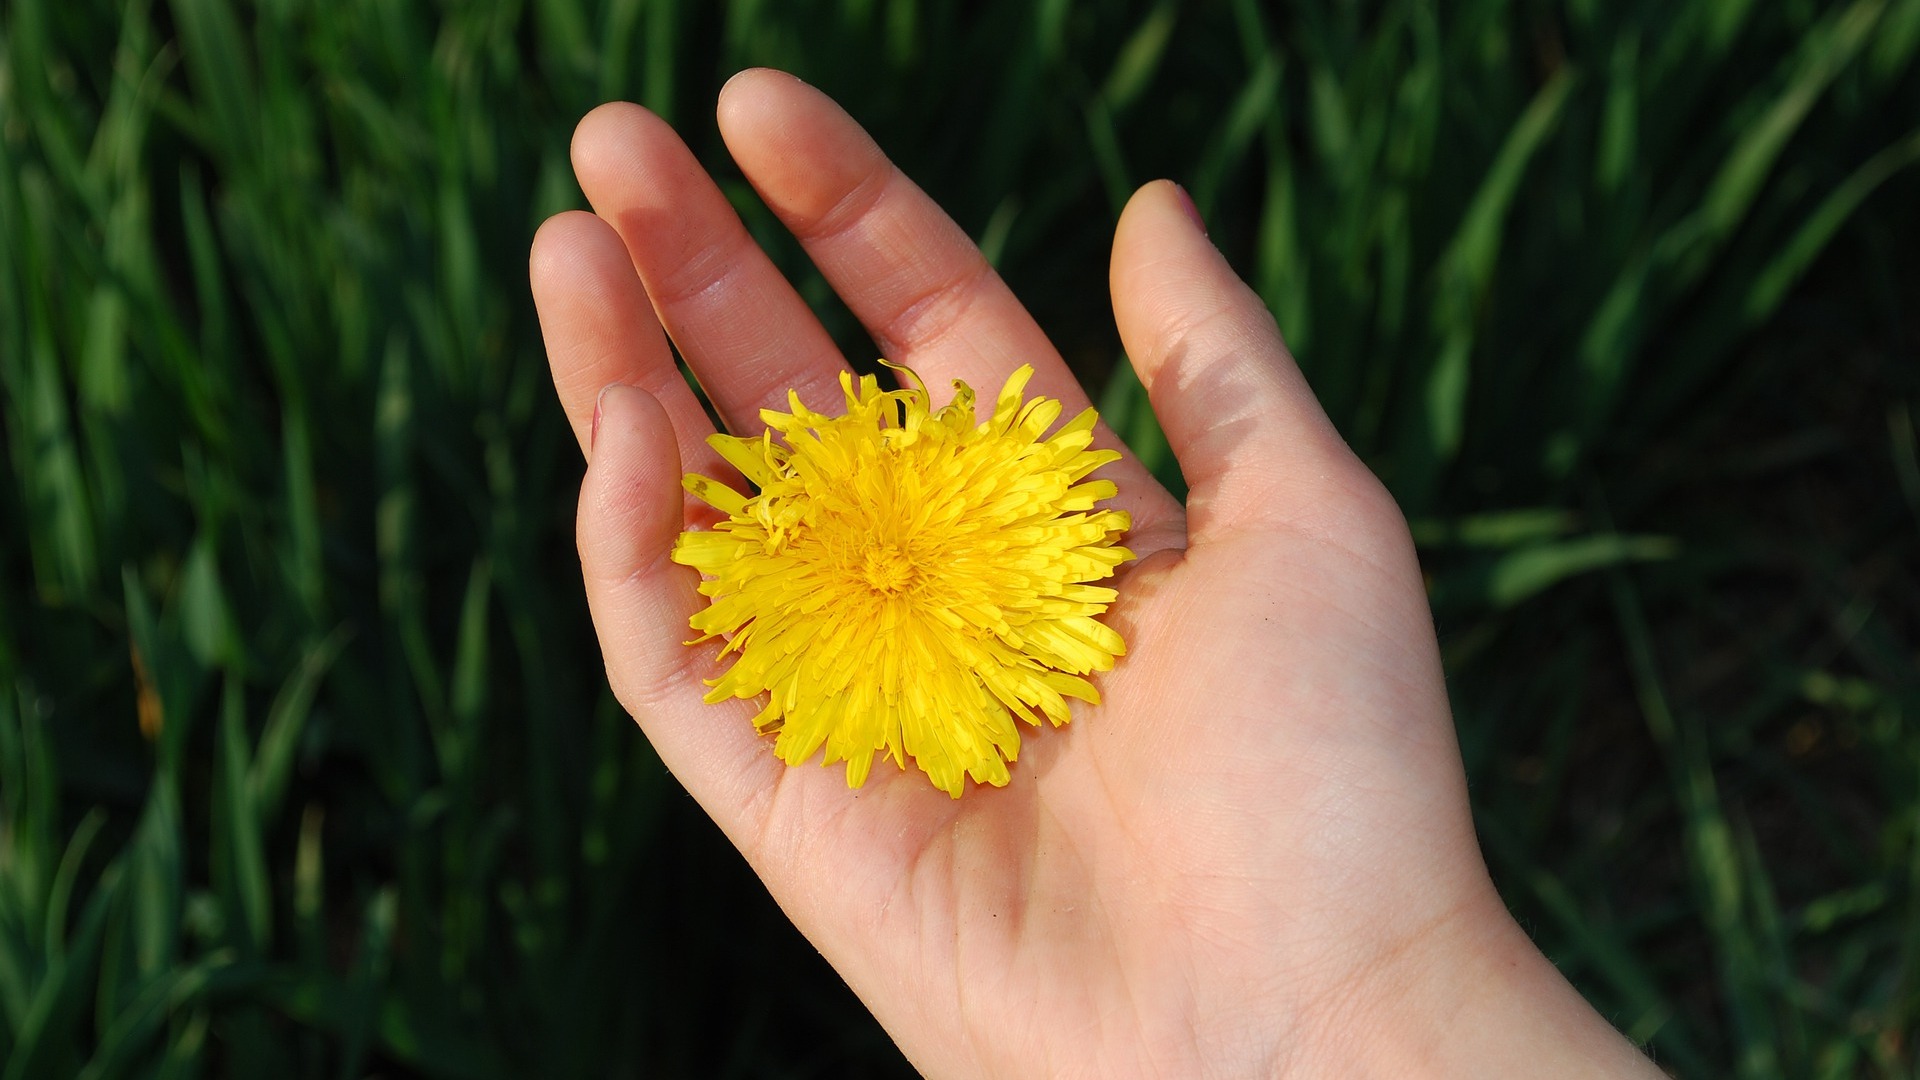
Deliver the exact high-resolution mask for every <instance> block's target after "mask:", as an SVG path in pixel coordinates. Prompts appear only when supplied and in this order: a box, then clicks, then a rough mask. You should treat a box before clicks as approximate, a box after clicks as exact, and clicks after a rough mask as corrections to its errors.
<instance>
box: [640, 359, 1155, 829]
mask: <svg viewBox="0 0 1920 1080" xmlns="http://www.w3.org/2000/svg"><path fill="white" fill-rule="evenodd" d="M909 374H911V373H909ZM1032 375H1033V369H1032V368H1030V367H1023V368H1021V369H1020V370H1019V371H1016V372H1014V374H1013V376H1012V377H1011V378H1009V379H1008V380H1007V383H1006V386H1005V387H1003V388H1002V389H1001V391H1000V397H999V400H998V401H997V402H996V403H995V405H994V410H993V416H992V417H991V418H989V419H987V420H986V421H984V422H981V423H976V422H975V418H974V408H973V401H974V395H973V391H972V390H971V389H970V388H968V386H967V385H966V384H965V383H963V382H958V381H956V382H955V383H954V389H955V391H956V393H955V396H954V399H953V403H952V404H950V405H948V406H946V407H945V408H943V409H940V410H938V411H935V410H932V409H931V408H930V405H929V401H928V395H927V392H926V390H925V389H924V387H918V388H915V389H908V390H888V391H883V390H881V389H880V386H879V381H878V380H877V379H875V378H874V377H872V376H866V377H864V378H862V379H860V380H859V382H858V383H857V384H856V383H855V382H854V380H853V377H852V376H851V375H844V374H843V375H842V376H841V378H840V386H841V390H842V391H843V392H844V393H845V394H846V406H847V407H846V414H845V415H843V416H826V415H823V414H821V413H816V412H813V411H812V410H810V409H808V408H807V407H806V406H804V405H802V404H801V403H800V399H799V396H798V395H796V394H792V393H789V394H788V395H787V400H788V403H789V408H790V409H791V410H792V411H791V412H784V413H783V412H777V411H775V410H772V409H767V410H763V411H762V412H761V414H760V416H761V419H762V420H764V421H765V422H766V424H767V427H768V428H769V429H770V430H768V431H767V432H766V433H764V434H763V435H761V436H760V437H759V438H752V439H745V438H736V437H734V436H730V435H715V436H713V437H712V438H711V439H710V440H709V441H710V442H711V443H712V445H713V446H714V448H715V449H717V450H719V451H720V454H721V456H723V457H725V458H726V459H727V460H728V461H729V462H731V463H732V464H733V465H734V466H735V467H736V468H738V469H739V470H740V472H741V474H742V475H744V476H745V477H746V478H747V479H748V480H750V481H752V482H753V484H754V485H755V486H757V487H758V488H759V492H758V494H755V495H751V496H749V495H742V494H740V493H739V492H737V491H734V490H733V489H732V488H730V487H727V486H726V485H725V484H722V483H719V482H717V481H714V480H711V479H709V478H707V477H704V476H697V475H692V474H689V475H688V476H687V477H686V478H685V484H686V488H687V490H688V491H689V492H692V493H693V494H694V495H695V496H697V497H698V498H700V499H701V500H703V501H704V502H706V503H707V504H709V505H711V506H713V507H714V508H715V509H717V510H719V511H721V512H722V513H724V514H726V515H727V516H726V518H725V520H723V521H721V522H719V523H718V524H717V525H715V526H714V527H713V528H712V529H711V530H708V531H702V532H686V533H682V534H681V535H680V538H679V540H678V541H677V542H676V543H675V544H674V548H673V559H674V561H675V562H679V563H684V564H686V565H688V566H691V567H694V568H695V569H697V570H699V571H700V572H701V574H702V575H704V578H705V580H703V581H702V582H701V585H700V591H701V592H702V593H704V594H706V596H707V597H708V598H709V601H710V602H709V604H708V606H707V607H706V608H704V609H702V610H701V611H700V612H699V613H697V614H695V615H694V616H693V619H692V625H693V629H695V630H697V631H699V632H700V633H701V634H702V635H703V636H702V637H700V638H699V639H697V641H696V642H695V643H697V642H698V641H708V640H712V639H714V638H723V639H725V641H726V646H725V647H724V648H723V649H722V650H721V654H722V655H723V656H725V655H729V654H731V655H732V656H733V657H734V659H733V663H732V666H730V667H728V668H727V669H726V671H725V672H723V673H722V674H721V675H720V677H719V678H716V679H710V680H708V681H707V685H708V686H710V687H712V688H713V689H712V690H711V691H710V692H709V693H708V694H707V698H706V699H707V701H709V702H718V701H724V700H726V699H727V698H756V697H759V696H760V695H763V694H764V695H766V698H765V702H766V703H765V707H764V708H762V709H761V710H760V714H759V716H757V717H755V718H754V723H755V725H756V726H757V727H758V728H759V729H760V730H761V731H763V732H778V733H779V735H778V738H777V739H776V741H775V742H774V753H775V754H776V755H777V756H778V757H779V758H780V760H782V761H784V762H786V763H787V764H789V765H798V764H800V763H801V762H803V761H806V760H808V759H810V758H811V757H813V755H814V753H815V752H816V751H818V750H820V749H821V747H823V746H824V747H825V748H826V756H825V763H826V764H829V765H831V764H833V763H834V762H836V761H845V762H846V763H847V784H848V786H850V787H859V786H860V785H861V784H863V783H865V782H866V779H867V773H868V770H869V769H871V768H872V765H873V756H874V754H876V753H881V752H884V753H885V754H886V756H887V757H889V758H891V759H893V761H894V762H895V763H896V764H898V765H899V766H900V767H901V768H905V767H906V762H907V759H908V758H911V759H913V761H914V763H915V764H917V765H918V766H919V767H920V769H921V770H922V771H924V772H925V773H926V774H927V776H928V778H929V779H931V780H932V781H933V784H934V786H935V787H938V788H940V789H941V790H943V791H945V792H947V793H948V794H950V795H952V796H953V797H954V798H959V797H960V792H961V788H962V786H963V784H964V780H963V779H962V777H963V775H964V776H971V777H973V779H974V780H975V782H977V783H983V784H993V785H995V786H1001V785H1004V784H1006V782H1007V779H1008V775H1009V774H1008V772H1007V763H1008V762H1010V761H1012V760H1014V758H1015V757H1017V756H1018V755H1019V752H1020V735H1019V732H1018V730H1017V729H1016V728H1015V726H1014V723H1013V719H1014V717H1019V718H1020V719H1021V720H1024V721H1026V722H1027V723H1029V724H1032V725H1035V726H1038V725H1039V723H1040V717H1041V716H1045V717H1046V718H1047V719H1048V720H1050V721H1052V722H1053V723H1054V725H1056V726H1058V725H1060V724H1064V723H1066V722H1067V720H1068V714H1067V702H1066V699H1067V698H1070V697H1071V698H1079V699H1081V700H1083V701H1088V702H1092V703H1096V704H1097V703H1098V702H1099V700H1100V695H1099V693H1098V692H1097V691H1095V690H1094V688H1093V684H1092V683H1090V682H1088V681H1087V679H1086V678H1085V676H1086V675H1088V674H1089V673H1091V672H1095V671H1107V670H1109V669H1111V668H1112V667H1113V661H1114V657H1116V656H1119V655H1121V654H1122V653H1124V652H1125V651H1126V646H1125V644H1124V643H1123V642H1122V641H1121V640H1120V635H1119V634H1117V633H1115V632H1114V631H1113V630H1112V629H1111V628H1109V627H1107V626H1105V625H1103V624H1102V623H1100V622H1098V621H1096V620H1095V618H1094V616H1096V615H1099V614H1101V613H1103V612H1105V611H1106V610H1107V605H1108V604H1110V603H1112V602H1113V599H1114V596H1115V593H1114V591H1113V590H1112V589H1110V588H1105V587H1103V586H1099V585H1091V584H1088V582H1092V581H1098V580H1101V579H1103V578H1107V577H1110V576H1112V574H1113V572H1114V568H1115V567H1117V566H1119V565H1120V564H1121V563H1123V562H1125V561H1127V560H1128V559H1131V558H1133V553H1132V552H1130V551H1128V550H1127V549H1126V548H1124V547H1120V546H1118V545H1117V544H1116V543H1115V541H1116V540H1117V539H1118V538H1119V536H1120V534H1121V533H1122V532H1125V531H1126V529H1127V525H1128V521H1127V515H1126V514H1125V513H1124V512H1122V511H1118V510H1101V509H1096V508H1095V505H1094V504H1095V503H1098V502H1100V501H1101V500H1103V499H1110V498H1112V497H1113V495H1114V486H1113V482H1112V481H1109V480H1088V479H1087V476H1088V474H1090V473H1092V472H1093V471H1094V470H1095V469H1097V468H1099V467H1100V466H1102V465H1105V464H1106V463H1108V462H1110V461H1113V460H1115V459H1117V458H1118V457H1119V456H1120V455H1119V454H1118V453H1116V452H1114V451H1112V450H1090V449H1088V446H1089V445H1090V444H1091V443H1092V441H1093V425H1094V421H1095V419H1096V416H1095V413H1094V411H1093V410H1092V409H1088V410H1086V411H1085V412H1083V413H1081V414H1080V415H1079V416H1077V417H1075V418H1074V419H1073V420H1071V421H1069V422H1068V423H1067V424H1065V425H1064V426H1062V427H1061V428H1060V430H1059V431H1056V432H1054V433H1053V435H1052V436H1051V437H1048V438H1043V437H1042V436H1043V435H1044V434H1045V432H1046V430H1047V428H1048V427H1050V426H1052V424H1053V422H1054V421H1055V420H1056V419H1058V418H1059V416H1060V411H1061V405H1060V403H1059V402H1058V401H1054V400H1051V399H1049V398H1039V397H1037V398H1034V399H1033V400H1031V401H1025V400H1023V397H1022V391H1023V390H1024V389H1025V387H1026V384H1027V380H1028V379H1029V378H1031V377H1032ZM914 382H915V383H916V384H918V382H919V380H918V379H917V378H915V379H914ZM776 433H777V434H778V435H779V441H778V442H776V441H775V439H774V435H775V434H776Z"/></svg>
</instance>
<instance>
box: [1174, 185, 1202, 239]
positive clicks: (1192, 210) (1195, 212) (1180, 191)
mask: <svg viewBox="0 0 1920 1080" xmlns="http://www.w3.org/2000/svg"><path fill="white" fill-rule="evenodd" d="M1173 192H1174V194H1176V195H1178V196H1180V210H1181V212H1182V213H1184V214H1186V215H1187V220H1188V221H1191V222H1193V227H1194V228H1196V229H1199V230H1200V235H1201V236H1205V235H1207V223H1206V222H1204V221H1202V220H1200V208H1199V207H1197V206H1195V205H1193V196H1191V195H1189V194H1187V189H1186V188H1183V187H1181V186H1180V185H1179V184H1175V185H1173Z"/></svg>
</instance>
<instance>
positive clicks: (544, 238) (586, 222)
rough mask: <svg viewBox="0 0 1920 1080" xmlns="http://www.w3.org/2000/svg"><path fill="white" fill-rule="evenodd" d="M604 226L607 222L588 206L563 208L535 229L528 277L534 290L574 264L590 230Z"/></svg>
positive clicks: (529, 251) (528, 256) (529, 255)
mask: <svg viewBox="0 0 1920 1080" xmlns="http://www.w3.org/2000/svg"><path fill="white" fill-rule="evenodd" d="M604 228H606V224H605V223H604V222H602V221H601V220H600V219H599V218H597V217H594V216H593V215H592V214H590V213H588V212H586V211H585V210H562V211H561V212H560V213H558V214H555V215H553V216H552V217H550V218H548V219H547V220H545V221H543V222H541V223H540V227H539V228H538V229H535V230H534V231H533V243H532V244H531V245H530V246H529V248H528V251H527V280H528V282H530V283H531V284H532V286H533V289H534V291H535V293H536V294H537V293H538V292H539V291H540V288H541V285H542V284H543V283H546V282H551V281H556V280H558V279H560V278H561V277H562V276H563V275H564V274H565V272H566V270H567V269H569V268H570V267H571V266H572V265H573V264H574V262H575V255H576V253H577V252H578V250H579V248H580V245H581V244H582V243H583V242H584V241H585V234H586V233H587V232H589V231H595V230H600V229H604Z"/></svg>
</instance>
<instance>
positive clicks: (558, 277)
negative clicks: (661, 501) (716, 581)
mask: <svg viewBox="0 0 1920 1080" xmlns="http://www.w3.org/2000/svg"><path fill="white" fill-rule="evenodd" d="M529 264H530V265H529V267H528V276H529V278H530V279H531V281H532V285H533V303H534V307H535V308H536V309H537V310H538V311H539V314H540V332H541V335H542V336H543V337H544V338H545V340H546V344H547V362H548V364H549V365H551V366H552V368H553V386H554V389H555V390H556V391H558V392H559V395H560V404H561V406H562V407H563V408H564V409H565V410H566V413H567V422H568V423H569V424H571V425H572V426H573V434H574V437H575V438H576V439H578V440H580V449H581V450H582V451H583V452H584V451H587V450H588V449H589V448H590V445H591V440H592V430H593V410H594V404H595V401H596V400H597V399H598V398H599V396H600V390H601V388H602V387H604V386H606V385H608V384H609V383H625V384H627V385H630V386H637V387H639V388H640V389H642V390H645V391H646V392H647V393H648V394H650V395H652V396H653V397H654V398H655V399H656V400H658V401H659V402H660V404H661V405H662V407H664V408H665V409H666V411H667V415H668V417H670V418H671V419H672V422H673V431H674V436H675V442H676V443H677V444H678V446H679V449H680V460H682V461H684V462H687V463H688V465H689V467H691V468H693V469H694V470H695V471H697V472H703V473H706V474H707V475H709V476H712V477H714V478H715V479H718V480H726V479H729V478H730V477H731V475H732V474H731V472H730V471H727V470H729V469H730V467H729V466H726V464H725V463H724V462H723V461H721V459H720V455H719V454H717V453H715V452H714V451H713V449H712V448H711V447H709V446H707V445H706V437H707V436H708V435H710V434H712V432H713V424H712V423H711V422H709V421H708V419H707V414H706V410H705V409H703V408H701V407H700V400H699V399H698V398H696V397H695V396H694V394H693V390H692V388H691V387H689V386H687V382H686V379H684V378H683V377H681V375H680V369H679V367H677V366H676V365H675V364H674V362H673V353H672V352H671V351H670V350H669V349H668V348H667V339H666V335H665V334H663V333H661V331H660V324H659V322H658V321H657V320H655V319H654V317H653V309H652V308H651V307H649V306H648V304H647V294H646V290H645V289H644V288H642V287H641V285H640V279H639V278H638V277H636V276H634V272H633V264H632V263H631V262H629V261H628V259H627V249H626V248H625V246H623V245H622V244H621V242H620V237H619V236H617V235H616V234H615V233H614V231H613V230H612V229H611V228H609V227H608V226H607V223H606V222H604V221H601V220H600V219H599V218H597V217H594V216H593V215H592V214H587V213H582V212H580V211H572V212H569V213H565V214H560V215H557V216H555V217H553V218H550V219H548V220H547V222H546V223H545V224H544V225H542V226H540V231H539V232H537V233H535V234H534V237H533V255H532V258H531V259H530V260H529ZM709 470H714V471H709Z"/></svg>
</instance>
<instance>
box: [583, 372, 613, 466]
mask: <svg viewBox="0 0 1920 1080" xmlns="http://www.w3.org/2000/svg"><path fill="white" fill-rule="evenodd" d="M611 389H613V387H612V386H610V385H609V386H603V387H601V388H600V396H599V397H597V398H594V399H593V427H591V428H589V429H588V430H587V449H588V450H592V449H593V444H594V443H597V442H599V441H600V406H601V403H603V402H605V401H606V400H607V391H609V390H611Z"/></svg>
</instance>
